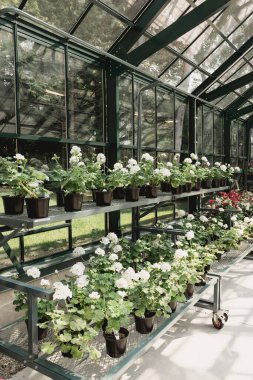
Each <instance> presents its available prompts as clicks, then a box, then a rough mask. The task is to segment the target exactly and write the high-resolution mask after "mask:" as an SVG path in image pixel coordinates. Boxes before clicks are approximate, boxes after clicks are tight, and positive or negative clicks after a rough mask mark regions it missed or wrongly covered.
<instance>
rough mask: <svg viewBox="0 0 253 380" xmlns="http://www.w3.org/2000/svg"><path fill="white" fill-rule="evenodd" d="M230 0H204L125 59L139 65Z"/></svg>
mask: <svg viewBox="0 0 253 380" xmlns="http://www.w3.org/2000/svg"><path fill="white" fill-rule="evenodd" d="M230 2H231V0H216V1H215V2H214V1H213V0H206V1H205V2H204V3H202V4H200V5H199V6H198V7H196V8H195V9H193V10H192V11H190V12H189V13H187V14H186V15H184V16H182V17H181V18H179V19H178V20H177V21H175V22H174V23H173V24H171V25H170V26H168V27H167V28H165V29H164V30H162V31H161V32H159V33H158V34H156V35H155V36H153V37H151V38H150V39H149V40H148V41H146V42H144V43H143V44H142V45H141V46H140V47H138V48H136V49H134V50H133V51H132V52H130V53H129V54H128V55H127V61H128V62H130V63H132V64H134V65H139V64H140V63H141V62H142V61H144V59H146V58H148V57H150V56H151V55H152V54H154V53H156V52H157V51H158V50H160V49H162V48H163V47H165V46H166V45H168V44H169V43H171V42H172V41H175V40H176V39H177V38H179V37H180V36H182V35H183V34H185V33H187V32H188V31H189V30H191V29H193V28H194V27H196V26H197V25H199V24H201V23H202V22H203V21H205V20H207V19H208V18H209V17H211V16H212V15H214V14H215V13H217V12H218V11H219V10H221V9H223V8H225V7H227V6H228V5H229V3H230Z"/></svg>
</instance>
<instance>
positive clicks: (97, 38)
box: [74, 5, 125, 50]
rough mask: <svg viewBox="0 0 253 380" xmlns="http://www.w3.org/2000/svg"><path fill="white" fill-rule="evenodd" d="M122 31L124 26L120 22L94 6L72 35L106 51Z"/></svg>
mask: <svg viewBox="0 0 253 380" xmlns="http://www.w3.org/2000/svg"><path fill="white" fill-rule="evenodd" d="M124 29H125V25H123V24H122V22H121V21H119V20H118V19H116V18H115V17H113V16H111V15H110V14H109V13H107V12H105V11H104V10H102V9H101V8H99V7H96V6H95V5H94V6H93V7H92V8H91V10H90V11H89V12H88V14H87V16H86V17H85V18H84V20H83V21H82V23H81V25H80V26H79V27H78V28H77V30H76V31H75V33H74V35H75V36H76V37H79V38H81V39H82V40H84V41H86V42H89V43H90V44H91V45H94V46H96V47H98V48H101V49H103V50H108V48H109V47H110V46H111V45H112V44H113V42H114V41H115V40H116V39H117V37H119V35H120V34H121V33H122V32H123V30H124Z"/></svg>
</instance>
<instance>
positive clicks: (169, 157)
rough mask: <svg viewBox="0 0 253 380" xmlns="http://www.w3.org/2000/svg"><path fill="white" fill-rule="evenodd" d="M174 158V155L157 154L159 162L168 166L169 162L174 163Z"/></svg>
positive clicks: (166, 153)
mask: <svg viewBox="0 0 253 380" xmlns="http://www.w3.org/2000/svg"><path fill="white" fill-rule="evenodd" d="M173 157H174V153H168V152H157V162H162V163H164V164H166V163H167V162H168V161H170V162H172V159H173Z"/></svg>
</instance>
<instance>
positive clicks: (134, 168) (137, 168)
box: [129, 165, 141, 175]
mask: <svg viewBox="0 0 253 380" xmlns="http://www.w3.org/2000/svg"><path fill="white" fill-rule="evenodd" d="M140 170H141V168H140V166H139V165H134V166H131V167H130V169H129V173H130V174H131V175H134V174H136V173H138V172H139V171H140Z"/></svg>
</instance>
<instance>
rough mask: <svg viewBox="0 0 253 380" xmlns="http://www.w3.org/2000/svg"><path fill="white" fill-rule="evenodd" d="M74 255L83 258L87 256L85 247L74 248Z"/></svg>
mask: <svg viewBox="0 0 253 380" xmlns="http://www.w3.org/2000/svg"><path fill="white" fill-rule="evenodd" d="M72 254H73V255H74V256H82V255H84V254H85V249H84V248H83V247H76V248H74V250H73V252H72Z"/></svg>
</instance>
